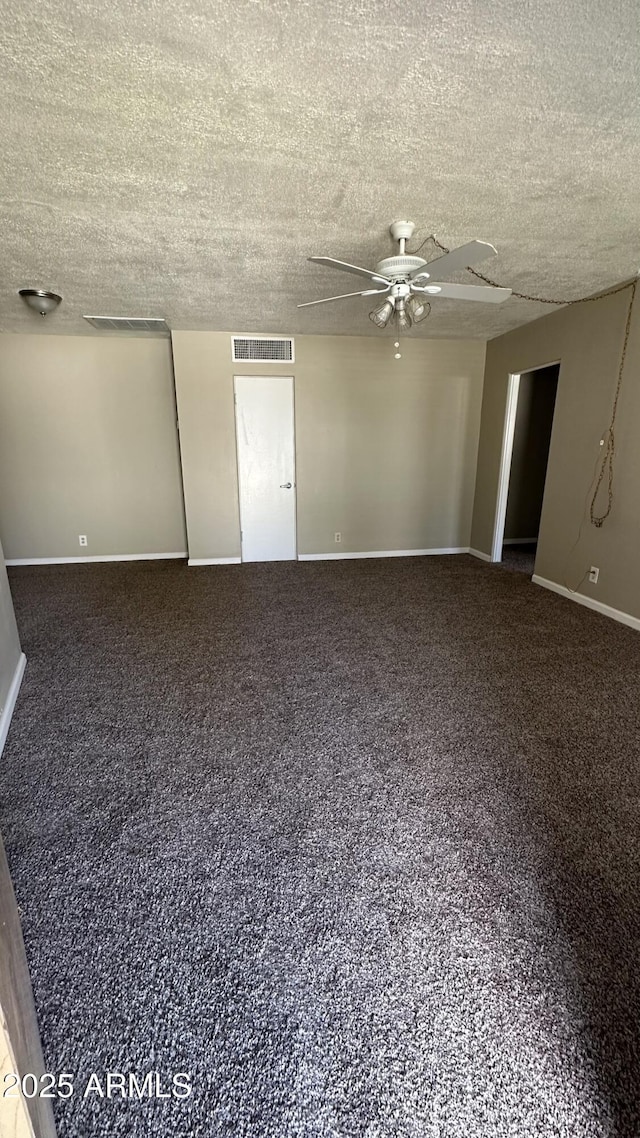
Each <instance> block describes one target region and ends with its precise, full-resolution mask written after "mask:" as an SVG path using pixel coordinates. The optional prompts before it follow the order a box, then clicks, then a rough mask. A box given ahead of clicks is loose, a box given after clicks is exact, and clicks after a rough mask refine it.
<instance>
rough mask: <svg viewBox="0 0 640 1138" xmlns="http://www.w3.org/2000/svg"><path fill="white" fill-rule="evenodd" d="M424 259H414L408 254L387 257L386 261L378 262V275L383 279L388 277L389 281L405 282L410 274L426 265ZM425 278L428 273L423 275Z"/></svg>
mask: <svg viewBox="0 0 640 1138" xmlns="http://www.w3.org/2000/svg"><path fill="white" fill-rule="evenodd" d="M426 263H427V262H426V261H425V260H424V258H423V257H412V256H410V255H409V254H408V253H403V254H400V255H399V256H397V257H385V259H384V261H378V264H377V265H376V273H379V274H380V276H381V277H386V278H387V280H394V279H398V280H405V279H406V278H407V277H408V276H409V273H412V272H413V271H414V269H419V268H420V266H421V265H426ZM422 275H424V276H425V277H426V276H428V275H429V274H428V273H424V274H422Z"/></svg>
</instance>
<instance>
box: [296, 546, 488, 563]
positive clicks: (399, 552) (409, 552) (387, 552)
mask: <svg viewBox="0 0 640 1138" xmlns="http://www.w3.org/2000/svg"><path fill="white" fill-rule="evenodd" d="M468 552H469V546H468V545H465V546H460V547H459V548H455V549H453V548H452V549H376V550H367V551H366V552H364V553H299V554H298V561H346V560H348V559H350V558H357V557H439V556H441V555H442V554H445V553H468Z"/></svg>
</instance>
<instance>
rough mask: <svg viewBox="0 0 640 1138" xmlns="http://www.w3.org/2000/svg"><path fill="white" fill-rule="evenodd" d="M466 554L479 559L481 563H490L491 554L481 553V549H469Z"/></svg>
mask: <svg viewBox="0 0 640 1138" xmlns="http://www.w3.org/2000/svg"><path fill="white" fill-rule="evenodd" d="M468 552H469V553H470V554H471V556H472V557H479V558H480V560H481V561H491V554H490V553H483V552H482V550H481V549H469V550H468Z"/></svg>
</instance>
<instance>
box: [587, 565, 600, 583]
mask: <svg viewBox="0 0 640 1138" xmlns="http://www.w3.org/2000/svg"><path fill="white" fill-rule="evenodd" d="M599 576H600V570H599V569H598V566H597V565H592V566H591V568H590V570H589V580H590V581H591V584H592V585H597V584H598V577H599Z"/></svg>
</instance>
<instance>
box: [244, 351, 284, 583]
mask: <svg viewBox="0 0 640 1138" xmlns="http://www.w3.org/2000/svg"><path fill="white" fill-rule="evenodd" d="M287 362H288V361H287ZM236 379H290V380H291V409H292V412H293V415H292V428H293V479H294V481H293V492H294V502H293V504H294V510H293V544H294V548H295V556H294V557H293V558H292V559H291V560H292V561H298V560H299V558H300V552H299V550H298V446H297V438H296V377H295V375H291V374H287V375H282V374H280V375H255V374H254V372H252V371H244V372H243V371H234V373H233V431H234V439H235V450H236V486H237V491H238V529H239V531H240V561H241V563H242V564H243V565H244V564H250V565H252V564H254V562H245V560H244V557H243V555H242V554H243V551H242V506H241V501H240V455H239V448H238V412H237V406H238V402H237V399H236Z"/></svg>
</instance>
